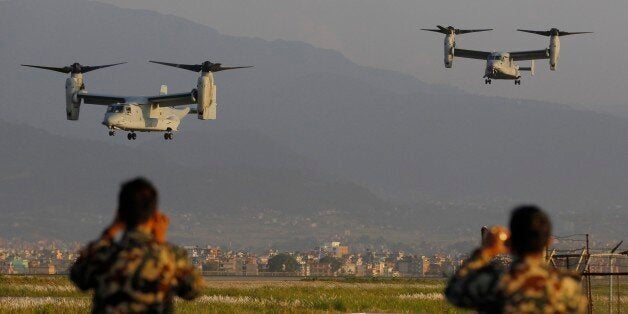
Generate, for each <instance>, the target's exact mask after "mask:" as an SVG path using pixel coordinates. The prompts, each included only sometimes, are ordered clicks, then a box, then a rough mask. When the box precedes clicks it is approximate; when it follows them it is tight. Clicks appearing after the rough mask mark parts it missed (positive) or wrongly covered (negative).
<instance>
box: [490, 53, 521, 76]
mask: <svg viewBox="0 0 628 314" xmlns="http://www.w3.org/2000/svg"><path fill="white" fill-rule="evenodd" d="M484 77H485V78H488V79H495V80H518V79H520V78H521V72H520V71H519V66H518V65H517V64H516V63H515V62H514V61H513V60H512V59H511V58H510V54H509V53H507V52H494V53H492V54H490V55H489V56H488V58H487V60H486V69H485V71H484Z"/></svg>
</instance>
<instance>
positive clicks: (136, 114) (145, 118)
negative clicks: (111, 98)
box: [102, 103, 190, 132]
mask: <svg viewBox="0 0 628 314" xmlns="http://www.w3.org/2000/svg"><path fill="white" fill-rule="evenodd" d="M151 107H152V106H151V105H150V104H141V103H125V104H113V105H110V106H108V107H107V112H106V113H105V117H104V119H103V122H102V124H103V125H105V126H106V127H107V128H109V129H110V130H124V131H139V132H170V131H177V130H178V127H179V124H180V123H181V118H183V117H184V116H185V115H186V114H188V112H189V111H190V108H188V107H186V108H182V109H176V108H171V107H152V108H151Z"/></svg>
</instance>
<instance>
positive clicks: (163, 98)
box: [22, 61, 250, 140]
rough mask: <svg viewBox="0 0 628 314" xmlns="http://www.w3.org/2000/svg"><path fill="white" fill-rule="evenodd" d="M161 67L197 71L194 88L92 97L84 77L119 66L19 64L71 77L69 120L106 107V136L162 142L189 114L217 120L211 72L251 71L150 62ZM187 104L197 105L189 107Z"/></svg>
mask: <svg viewBox="0 0 628 314" xmlns="http://www.w3.org/2000/svg"><path fill="white" fill-rule="evenodd" d="M149 62H152V63H158V64H162V65H167V66H172V67H176V68H181V69H185V70H189V71H193V72H200V73H201V76H200V77H199V78H198V82H197V85H196V88H195V89H193V90H192V91H190V92H187V93H179V94H168V89H167V86H165V85H162V87H161V90H160V94H159V95H155V96H116V95H108V94H92V93H89V92H88V91H87V90H86V89H85V83H84V80H83V74H84V73H87V72H90V71H94V70H98V69H102V68H107V67H111V66H115V65H119V64H124V63H126V62H122V63H114V64H106V65H98V66H84V65H81V64H79V63H74V64H72V65H70V66H65V67H48V66H39V65H30V64H22V65H23V66H27V67H32V68H38V69H44V70H50V71H55V72H61V73H66V74H70V77H69V78H67V79H66V82H65V104H66V115H67V119H68V120H78V119H79V112H80V109H81V104H92V105H104V106H107V111H106V113H105V117H104V120H103V122H102V124H104V125H105V126H106V127H107V128H108V129H109V136H114V135H115V132H116V131H117V130H121V131H126V132H128V133H127V138H128V139H129V140H135V139H136V138H137V134H136V133H135V132H164V139H165V140H172V132H174V131H178V129H179V125H180V123H181V119H183V118H184V117H185V116H186V115H188V114H196V115H197V117H198V119H201V120H214V119H216V106H217V103H216V85H215V84H214V76H213V73H214V72H220V71H226V70H234V69H243V68H250V66H244V67H223V66H222V65H221V64H220V63H212V62H210V61H205V62H203V63H201V64H176V63H167V62H160V61H149ZM190 104H196V108H191V107H190V106H189V105H190Z"/></svg>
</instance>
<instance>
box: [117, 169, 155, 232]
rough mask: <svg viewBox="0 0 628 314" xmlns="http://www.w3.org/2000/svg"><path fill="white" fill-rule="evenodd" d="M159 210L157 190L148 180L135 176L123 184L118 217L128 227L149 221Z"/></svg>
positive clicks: (119, 197)
mask: <svg viewBox="0 0 628 314" xmlns="http://www.w3.org/2000/svg"><path fill="white" fill-rule="evenodd" d="M156 210H157V190H156V189H155V187H154V186H153V184H152V183H150V182H149V181H148V180H146V179H144V178H141V177H139V178H135V179H133V180H131V181H127V182H125V183H123V184H122V187H121V188H120V194H119V195H118V218H119V219H120V220H121V221H122V222H124V224H125V225H126V228H127V229H131V228H135V227H136V226H138V225H140V224H142V223H144V222H146V221H148V219H150V217H151V216H152V215H153V214H154V213H155V211H156Z"/></svg>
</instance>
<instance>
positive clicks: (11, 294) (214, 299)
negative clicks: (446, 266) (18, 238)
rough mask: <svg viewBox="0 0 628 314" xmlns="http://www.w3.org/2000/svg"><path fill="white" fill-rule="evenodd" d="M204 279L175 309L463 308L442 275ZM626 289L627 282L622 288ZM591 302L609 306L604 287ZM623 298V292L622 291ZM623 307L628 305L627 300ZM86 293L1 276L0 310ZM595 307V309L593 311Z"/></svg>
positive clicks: (58, 306) (72, 307)
mask: <svg viewBox="0 0 628 314" xmlns="http://www.w3.org/2000/svg"><path fill="white" fill-rule="evenodd" d="M224 279H225V278H222V280H214V279H212V278H209V279H208V280H207V289H206V290H205V291H204V292H203V296H201V297H200V298H198V299H197V300H195V301H192V302H185V301H177V303H176V309H177V312H178V313H199V312H200V313H242V312H245V313H247V312H248V313H253V312H254V313H259V312H273V313H275V312H282V313H302V312H308V313H315V312H397V313H398V312H421V313H425V312H429V313H461V312H463V311H460V310H456V309H455V308H453V307H451V306H450V305H448V304H447V303H446V302H445V301H444V300H443V295H442V291H443V288H444V284H445V282H444V280H440V279H413V280H401V279H400V280H351V279H338V280H264V279H259V280H251V279H250V278H247V279H246V280H239V279H228V280H224ZM623 288H624V289H626V290H624V291H627V290H628V284H627V285H626V286H624V287H623ZM594 292H596V293H595V295H594V301H595V303H594V306H595V308H596V309H599V310H600V311H602V312H604V311H606V309H607V305H606V304H605V298H604V292H605V290H604V287H603V286H602V285H600V286H599V287H596V288H595V290H594ZM624 298H626V297H625V295H624ZM622 302H623V303H622V304H621V306H622V307H623V308H624V309H626V308H628V304H627V303H628V300H622ZM89 307H90V295H89V294H86V293H81V292H79V291H77V290H76V289H75V288H74V286H73V285H72V284H71V283H70V282H69V281H68V280H67V278H65V277H62V276H0V313H61V312H63V313H83V312H86V311H88V310H89ZM595 312H598V311H595Z"/></svg>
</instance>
